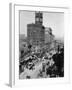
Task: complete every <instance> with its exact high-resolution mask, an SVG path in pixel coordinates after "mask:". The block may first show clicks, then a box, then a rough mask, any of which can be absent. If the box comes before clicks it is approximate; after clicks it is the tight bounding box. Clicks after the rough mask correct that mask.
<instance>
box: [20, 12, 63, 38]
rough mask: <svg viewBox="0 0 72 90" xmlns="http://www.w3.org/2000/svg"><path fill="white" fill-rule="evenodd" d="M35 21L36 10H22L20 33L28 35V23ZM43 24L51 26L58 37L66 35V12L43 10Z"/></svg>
mask: <svg viewBox="0 0 72 90" xmlns="http://www.w3.org/2000/svg"><path fill="white" fill-rule="evenodd" d="M31 23H35V12H34V11H20V34H25V36H27V24H31ZM43 25H44V26H45V27H51V28H52V33H53V34H54V35H55V37H56V38H63V37H64V13H58V12H43Z"/></svg>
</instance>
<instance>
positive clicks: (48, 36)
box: [45, 27, 55, 43]
mask: <svg viewBox="0 0 72 90" xmlns="http://www.w3.org/2000/svg"><path fill="white" fill-rule="evenodd" d="M54 38H55V36H54V35H53V34H52V29H51V28H50V27H46V28H45V43H52V42H53V41H54Z"/></svg>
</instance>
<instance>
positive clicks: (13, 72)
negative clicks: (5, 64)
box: [9, 3, 70, 87]
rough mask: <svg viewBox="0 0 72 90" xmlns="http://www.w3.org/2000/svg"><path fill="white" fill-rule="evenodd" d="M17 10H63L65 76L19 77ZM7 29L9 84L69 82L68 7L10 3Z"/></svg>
mask: <svg viewBox="0 0 72 90" xmlns="http://www.w3.org/2000/svg"><path fill="white" fill-rule="evenodd" d="M19 10H31V11H47V12H63V13H64V45H65V59H64V60H65V63H64V65H65V73H64V74H65V77H64V78H46V79H39V80H38V79H31V80H20V79H19V67H18V66H19V62H18V60H19ZM9 16H10V17H9V27H10V28H9V29H10V34H9V35H10V63H9V66H10V69H9V74H10V75H9V76H10V77H9V83H10V86H11V87H13V86H18V85H19V86H24V85H29V86H30V85H31V86H32V84H33V85H39V84H40V83H41V85H44V84H46V85H47V84H48V83H49V84H52V83H53V84H54V83H55V84H56V83H69V82H70V75H69V73H70V72H69V70H70V68H69V67H70V66H69V65H70V64H69V63H70V61H69V60H68V59H69V45H68V43H69V40H68V37H67V35H68V27H69V8H68V7H50V6H49V7H48V6H35V5H34V6H31V5H23V4H14V3H10V5H9Z"/></svg>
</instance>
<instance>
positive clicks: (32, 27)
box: [27, 12, 45, 46]
mask: <svg viewBox="0 0 72 90" xmlns="http://www.w3.org/2000/svg"><path fill="white" fill-rule="evenodd" d="M42 23H43V14H42V12H35V24H34V23H32V24H28V25H27V41H28V44H31V45H35V46H39V45H44V43H45V27H44V26H43V25H42Z"/></svg>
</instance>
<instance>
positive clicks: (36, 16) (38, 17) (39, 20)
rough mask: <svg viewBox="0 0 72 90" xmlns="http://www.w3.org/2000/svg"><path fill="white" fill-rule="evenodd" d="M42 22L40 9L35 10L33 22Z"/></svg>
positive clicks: (39, 23) (40, 23)
mask: <svg viewBox="0 0 72 90" xmlns="http://www.w3.org/2000/svg"><path fill="white" fill-rule="evenodd" d="M42 23H43V14H42V12H40V11H38V12H35V24H38V25H42Z"/></svg>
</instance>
